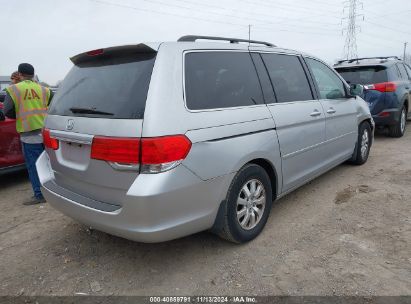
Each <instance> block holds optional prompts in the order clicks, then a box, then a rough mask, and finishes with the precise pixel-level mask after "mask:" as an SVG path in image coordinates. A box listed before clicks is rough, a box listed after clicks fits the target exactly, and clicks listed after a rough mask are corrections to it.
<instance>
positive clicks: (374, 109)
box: [336, 65, 388, 115]
mask: <svg viewBox="0 0 411 304" xmlns="http://www.w3.org/2000/svg"><path fill="white" fill-rule="evenodd" d="M336 70H337V71H338V73H340V74H341V76H342V77H343V78H344V79H345V81H347V83H349V84H362V85H364V86H365V90H364V100H365V101H366V102H367V103H368V105H369V107H370V111H371V114H373V115H374V114H378V113H379V112H381V111H382V110H383V109H384V108H385V94H384V93H385V92H386V90H385V89H379V88H382V87H384V88H385V86H384V85H382V84H385V83H386V82H387V81H388V75H387V67H385V66H382V65H375V66H359V67H346V68H336ZM375 85H377V86H375ZM375 87H376V88H378V89H375Z"/></svg>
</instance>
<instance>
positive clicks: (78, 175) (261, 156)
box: [37, 36, 374, 243]
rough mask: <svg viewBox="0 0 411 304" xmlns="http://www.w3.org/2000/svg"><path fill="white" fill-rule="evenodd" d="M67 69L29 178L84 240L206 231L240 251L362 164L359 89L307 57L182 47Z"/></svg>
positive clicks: (77, 60)
mask: <svg viewBox="0 0 411 304" xmlns="http://www.w3.org/2000/svg"><path fill="white" fill-rule="evenodd" d="M200 39H201V40H214V41H212V42H204V41H202V42H199V41H197V40H200ZM215 40H226V41H227V42H230V43H223V42H218V41H215ZM72 61H73V63H74V66H73V68H72V70H71V71H70V72H69V74H68V75H67V76H66V78H65V79H64V81H63V83H62V84H61V86H60V88H59V91H58V93H57V94H56V96H55V97H54V100H53V104H52V106H51V109H50V113H49V116H48V118H47V121H46V127H45V129H44V132H43V135H44V142H45V146H46V151H45V152H44V153H43V154H42V155H41V157H40V159H39V160H38V162H37V169H38V172H39V177H40V180H41V183H42V186H43V189H42V190H43V193H44V196H45V197H46V199H47V201H48V202H49V203H50V204H51V205H52V206H53V207H55V208H56V209H58V210H60V211H61V212H63V213H64V214H66V215H68V216H70V217H72V218H74V219H76V220H78V221H79V222H81V223H84V224H86V225H89V226H91V227H93V228H95V229H98V230H101V231H105V232H107V233H110V234H113V235H118V236H121V237H124V238H128V239H131V240H136V241H141V242H161V241H167V240H171V239H174V238H179V237H183V236H186V235H189V234H193V233H196V232H199V231H204V230H210V231H212V232H214V233H216V234H218V235H220V236H222V237H223V238H225V239H228V240H230V241H233V242H237V243H242V242H246V241H249V240H252V239H253V238H255V237H256V236H257V235H258V234H259V233H260V232H261V231H262V229H263V227H264V225H265V223H266V222H267V218H268V215H269V213H270V209H271V206H272V202H273V201H274V200H276V199H278V198H280V197H282V196H284V195H285V194H287V193H289V192H291V191H293V190H294V189H296V188H298V187H300V186H301V185H303V184H305V183H307V182H308V181H310V180H312V179H313V178H315V177H317V176H319V175H320V174H322V173H324V172H326V171H328V170H330V169H331V168H333V167H335V166H337V165H339V164H341V163H342V162H345V161H348V160H349V161H351V162H352V163H354V164H358V165H361V164H363V163H365V162H366V161H367V158H368V154H369V151H370V147H371V144H372V140H373V134H374V133H373V132H374V123H373V120H372V117H371V115H370V112H369V109H368V106H367V104H366V103H365V102H364V101H363V100H362V99H361V98H360V97H358V96H355V95H356V94H361V89H362V87H361V86H355V85H354V86H352V87H349V86H348V85H347V84H346V83H345V81H344V80H343V79H342V78H341V77H340V76H339V75H338V74H337V73H336V72H335V71H334V70H333V69H332V68H330V67H329V66H328V65H327V64H325V63H324V62H322V61H321V60H319V59H317V58H315V57H312V56H309V55H305V54H302V53H300V52H297V51H293V50H287V49H282V48H278V47H276V46H274V45H272V44H270V43H267V42H259V41H248V40H241V39H234V38H220V37H204V36H184V37H182V38H180V39H179V41H177V42H164V43H144V44H143V43H141V44H137V45H129V46H120V47H112V48H106V49H100V50H93V51H90V52H86V53H82V54H79V55H77V56H74V57H73V58H72ZM355 91H356V92H355Z"/></svg>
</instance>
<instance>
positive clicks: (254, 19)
mask: <svg viewBox="0 0 411 304" xmlns="http://www.w3.org/2000/svg"><path fill="white" fill-rule="evenodd" d="M140 1H143V2H148V3H150V4H153V3H154V4H161V5H165V6H168V7H173V8H178V9H184V10H189V11H190V12H191V11H192V10H193V8H192V7H187V6H183V5H179V4H171V3H167V2H164V1H159V0H140ZM200 13H204V12H200ZM213 14H215V15H219V16H223V17H228V18H235V19H240V20H244V19H248V20H253V21H258V22H260V21H261V19H257V18H252V17H240V16H236V15H232V14H225V13H218V12H213ZM261 24H274V25H278V24H280V22H270V21H265V22H261ZM281 25H282V26H290V27H298V28H300V27H301V26H299V25H292V24H291V25H286V24H281ZM304 28H307V29H314V30H318V29H320V28H319V27H313V26H311V27H310V26H308V27H307V26H305V27H304ZM321 30H324V31H328V32H329V31H332V30H331V29H328V28H327V29H323V28H321Z"/></svg>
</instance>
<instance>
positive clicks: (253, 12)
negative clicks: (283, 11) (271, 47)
mask: <svg viewBox="0 0 411 304" xmlns="http://www.w3.org/2000/svg"><path fill="white" fill-rule="evenodd" d="M176 1H179V2H183V3H187V4H191V5H195V6H203V7H209V8H212V9H221V10H227V11H230V12H232V13H237V12H239V13H241V14H246V15H248V16H249V15H250V14H251V15H253V16H264V17H266V18H267V17H268V18H270V19H276V18H277V17H276V16H274V15H270V14H264V13H260V12H258V13H257V12H255V11H254V10H253V11H244V10H239V9H238V8H237V9H235V10H231V9H227V7H222V6H218V5H214V4H208V3H202V2H192V1H188V0H176ZM321 16H329V14H320V15H311V14H310V16H309V17H308V18H281V20H277V21H276V22H271V23H272V24H279V23H283V22H284V21H286V22H288V21H298V22H301V21H304V22H307V23H315V24H321V25H327V26H338V24H336V23H330V22H321V21H316V20H312V19H313V18H314V17H321ZM241 18H246V17H241ZM255 20H258V21H261V19H255ZM264 21H265V20H264Z"/></svg>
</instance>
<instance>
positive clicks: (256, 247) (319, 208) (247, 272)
mask: <svg viewBox="0 0 411 304" xmlns="http://www.w3.org/2000/svg"><path fill="white" fill-rule="evenodd" d="M410 151H411V128H410V130H408V133H407V134H406V136H404V137H403V138H401V139H392V138H386V137H385V136H383V135H381V134H380V135H376V141H375V144H374V146H373V147H372V151H371V155H370V159H369V161H368V163H367V164H365V165H364V166H361V167H353V166H351V165H346V164H344V165H341V166H339V167H337V168H335V169H334V170H332V171H330V172H329V173H327V174H325V175H323V176H321V177H320V178H317V179H316V180H314V181H313V182H311V183H309V184H307V185H305V186H304V187H302V188H300V189H299V190H297V191H295V192H294V193H292V194H290V195H288V196H286V197H284V198H283V199H281V200H280V201H278V202H277V203H276V204H275V205H274V206H273V209H272V211H271V215H270V218H269V220H268V223H267V226H266V227H265V230H264V231H263V233H262V234H261V235H260V236H259V237H258V238H257V239H256V240H254V241H253V242H250V243H248V244H245V245H234V244H231V243H227V242H225V241H223V240H220V239H219V238H218V237H216V236H214V235H212V234H208V233H206V232H204V233H200V234H196V235H193V236H190V237H186V238H183V239H179V240H175V241H171V242H167V243H161V244H141V243H135V242H131V241H128V240H124V239H121V238H118V237H114V236H110V235H107V234H105V233H102V232H98V231H90V230H89V229H87V227H85V226H83V225H81V224H78V223H76V222H74V221H73V220H71V219H70V218H68V217H65V216H64V215H62V214H60V213H59V212H57V211H55V210H54V209H52V208H51V207H50V206H49V205H47V204H45V205H43V206H30V207H26V206H23V205H22V202H23V201H24V200H25V199H27V198H28V197H29V196H31V189H30V185H29V182H28V181H27V177H26V175H25V173H17V174H11V175H7V176H2V177H0V205H1V208H2V212H1V214H0V295H74V294H76V293H86V294H90V295H94V294H95V295H238V294H241V295H334V294H336V295H411V283H410V282H411V199H410V197H411V154H410Z"/></svg>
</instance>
